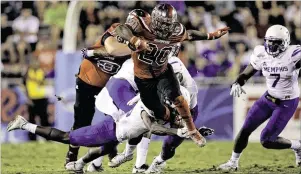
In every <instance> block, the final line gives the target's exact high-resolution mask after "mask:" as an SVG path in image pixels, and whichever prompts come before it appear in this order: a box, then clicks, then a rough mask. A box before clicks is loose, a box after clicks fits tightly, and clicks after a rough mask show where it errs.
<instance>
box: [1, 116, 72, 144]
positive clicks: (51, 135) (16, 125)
mask: <svg viewBox="0 0 301 174" xmlns="http://www.w3.org/2000/svg"><path fill="white" fill-rule="evenodd" d="M17 129H22V130H27V131H28V132H30V133H32V134H35V135H40V136H42V137H44V138H46V139H47V140H52V141H57V142H61V143H65V144H69V143H70V139H69V132H64V131H61V130H59V129H56V128H52V127H43V126H38V125H36V124H33V123H29V122H28V121H27V120H25V118H23V117H22V116H20V115H18V116H17V117H16V118H15V119H14V120H13V121H11V122H10V123H9V124H8V126H7V131H12V130H17Z"/></svg>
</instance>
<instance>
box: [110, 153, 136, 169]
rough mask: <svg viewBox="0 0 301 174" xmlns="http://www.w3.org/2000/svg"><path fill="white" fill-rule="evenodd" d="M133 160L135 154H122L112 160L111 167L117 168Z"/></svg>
mask: <svg viewBox="0 0 301 174" xmlns="http://www.w3.org/2000/svg"><path fill="white" fill-rule="evenodd" d="M132 159H133V154H131V155H128V156H125V153H120V154H118V155H116V156H115V157H114V158H113V159H111V161H110V162H109V166H110V167H112V168H115V167H118V166H120V165H121V164H123V163H125V162H127V161H131V160H132Z"/></svg>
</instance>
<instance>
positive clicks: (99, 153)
mask: <svg viewBox="0 0 301 174" xmlns="http://www.w3.org/2000/svg"><path fill="white" fill-rule="evenodd" d="M118 143H119V142H118V141H110V142H108V143H106V144H104V145H102V146H101V147H100V148H94V149H89V150H88V152H87V153H86V154H85V155H84V156H83V157H81V158H80V159H78V160H77V161H72V162H69V163H67V164H66V166H65V167H66V169H67V170H70V171H75V172H83V168H84V166H85V165H86V164H87V163H89V162H91V161H93V160H95V159H97V158H99V157H103V156H104V155H108V154H111V153H112V152H116V153H117V145H118ZM87 170H88V171H89V172H96V171H98V172H101V171H102V170H103V169H102V165H100V166H95V165H94V163H91V165H89V166H88V169H87Z"/></svg>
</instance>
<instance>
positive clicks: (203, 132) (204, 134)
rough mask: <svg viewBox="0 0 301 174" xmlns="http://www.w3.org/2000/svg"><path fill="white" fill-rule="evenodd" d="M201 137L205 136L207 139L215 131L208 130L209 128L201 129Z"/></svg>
mask: <svg viewBox="0 0 301 174" xmlns="http://www.w3.org/2000/svg"><path fill="white" fill-rule="evenodd" d="M198 131H199V132H200V134H201V135H203V136H204V137H207V136H209V135H212V134H213V133H214V129H211V128H208V127H205V126H203V127H200V128H199V130H198Z"/></svg>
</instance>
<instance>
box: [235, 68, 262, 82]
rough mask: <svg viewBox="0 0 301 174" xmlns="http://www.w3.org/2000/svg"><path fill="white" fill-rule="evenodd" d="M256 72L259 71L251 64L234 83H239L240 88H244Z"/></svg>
mask: <svg viewBox="0 0 301 174" xmlns="http://www.w3.org/2000/svg"><path fill="white" fill-rule="evenodd" d="M256 72H257V70H256V69H255V68H254V67H253V66H252V65H251V64H249V65H248V66H247V67H246V68H245V69H244V71H243V72H242V73H241V74H239V75H238V77H237V78H236V80H235V82H234V83H238V84H239V85H240V86H243V85H244V84H245V83H246V82H247V81H248V80H249V78H251V77H252V76H253V75H254V74H255V73H256Z"/></svg>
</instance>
